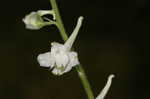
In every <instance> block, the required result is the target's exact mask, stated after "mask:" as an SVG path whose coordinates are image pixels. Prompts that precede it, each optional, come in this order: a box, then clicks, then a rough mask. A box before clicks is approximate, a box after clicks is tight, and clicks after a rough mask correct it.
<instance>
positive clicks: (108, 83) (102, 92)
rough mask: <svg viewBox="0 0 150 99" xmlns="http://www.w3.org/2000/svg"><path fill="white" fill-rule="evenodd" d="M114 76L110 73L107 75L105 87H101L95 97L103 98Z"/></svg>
mask: <svg viewBox="0 0 150 99" xmlns="http://www.w3.org/2000/svg"><path fill="white" fill-rule="evenodd" d="M114 77H115V76H114V75H113V74H112V75H110V76H109V77H108V81H107V83H106V85H105V87H104V88H103V90H102V91H101V92H100V94H99V95H98V96H97V97H96V99H104V98H105V96H106V94H107V92H108V90H109V88H110V86H111V83H112V78H114Z"/></svg>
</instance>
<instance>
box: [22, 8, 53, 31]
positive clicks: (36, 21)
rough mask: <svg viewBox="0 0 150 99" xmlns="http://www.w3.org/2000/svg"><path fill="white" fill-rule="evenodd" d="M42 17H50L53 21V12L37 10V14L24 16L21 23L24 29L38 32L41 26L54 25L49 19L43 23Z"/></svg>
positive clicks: (32, 13)
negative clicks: (23, 24)
mask: <svg viewBox="0 0 150 99" xmlns="http://www.w3.org/2000/svg"><path fill="white" fill-rule="evenodd" d="M44 15H52V16H53V20H55V13H54V11H53V10H39V11H37V12H31V13H30V14H28V15H26V16H25V18H23V22H24V23H25V26H26V28H27V29H31V30H38V29H40V28H42V27H43V26H46V25H51V24H54V23H55V22H54V21H53V20H50V19H47V21H44V18H42V16H44ZM45 19H46V18H45Z"/></svg>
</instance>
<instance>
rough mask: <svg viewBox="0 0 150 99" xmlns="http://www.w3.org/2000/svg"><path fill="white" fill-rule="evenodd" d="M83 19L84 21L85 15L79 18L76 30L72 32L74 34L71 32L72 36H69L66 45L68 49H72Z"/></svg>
mask: <svg viewBox="0 0 150 99" xmlns="http://www.w3.org/2000/svg"><path fill="white" fill-rule="evenodd" d="M82 21H83V17H82V16H80V17H79V18H78V22H77V25H76V27H75V29H74V31H73V32H72V34H71V36H70V37H69V38H68V40H67V41H66V42H65V44H64V45H65V46H66V48H67V50H70V49H71V47H72V45H73V43H74V41H75V39H76V37H77V34H78V32H79V29H80V27H81V25H82Z"/></svg>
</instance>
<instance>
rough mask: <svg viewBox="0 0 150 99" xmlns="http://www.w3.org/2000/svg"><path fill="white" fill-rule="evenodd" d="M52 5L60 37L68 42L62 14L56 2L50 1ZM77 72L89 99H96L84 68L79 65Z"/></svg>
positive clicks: (54, 0)
mask: <svg viewBox="0 0 150 99" xmlns="http://www.w3.org/2000/svg"><path fill="white" fill-rule="evenodd" d="M50 3H51V6H52V9H53V10H54V12H55V15H56V21H57V27H58V29H59V31H60V35H61V36H62V39H63V40H64V41H66V40H67V39H68V35H67V32H66V30H65V28H64V25H63V22H62V19H61V16H60V13H59V9H58V6H57V3H56V0H50ZM76 70H77V72H78V75H79V78H80V79H81V82H82V84H83V87H84V89H85V91H86V94H87V96H88V99H94V95H93V92H92V89H91V86H90V84H89V81H88V79H87V77H86V74H85V72H84V69H83V67H82V66H81V65H78V66H76Z"/></svg>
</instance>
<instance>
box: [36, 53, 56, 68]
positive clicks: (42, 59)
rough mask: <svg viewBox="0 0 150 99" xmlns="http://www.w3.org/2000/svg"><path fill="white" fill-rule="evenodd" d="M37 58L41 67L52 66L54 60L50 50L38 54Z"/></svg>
mask: <svg viewBox="0 0 150 99" xmlns="http://www.w3.org/2000/svg"><path fill="white" fill-rule="evenodd" d="M37 60H38V62H39V64H40V66H42V67H50V68H53V66H54V65H55V60H54V58H53V57H52V56H51V53H50V52H46V53H44V54H40V55H38V57H37Z"/></svg>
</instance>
